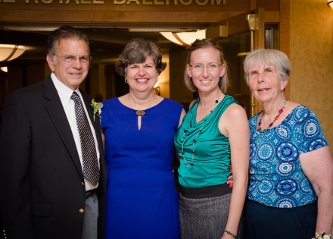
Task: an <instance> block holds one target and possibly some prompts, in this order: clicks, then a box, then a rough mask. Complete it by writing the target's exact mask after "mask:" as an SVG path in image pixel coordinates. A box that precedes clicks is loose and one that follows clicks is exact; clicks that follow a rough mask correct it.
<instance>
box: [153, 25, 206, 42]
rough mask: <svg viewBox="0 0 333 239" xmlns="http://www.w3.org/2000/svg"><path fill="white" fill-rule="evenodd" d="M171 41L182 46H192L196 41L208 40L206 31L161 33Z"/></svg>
mask: <svg viewBox="0 0 333 239" xmlns="http://www.w3.org/2000/svg"><path fill="white" fill-rule="evenodd" d="M160 33H161V34H162V36H164V37H165V38H166V39H168V40H169V41H172V42H173V43H175V44H177V45H180V46H190V45H191V44H192V43H193V42H194V41H195V40H197V39H198V40H201V39H205V38H206V29H204V30H197V31H192V32H160Z"/></svg>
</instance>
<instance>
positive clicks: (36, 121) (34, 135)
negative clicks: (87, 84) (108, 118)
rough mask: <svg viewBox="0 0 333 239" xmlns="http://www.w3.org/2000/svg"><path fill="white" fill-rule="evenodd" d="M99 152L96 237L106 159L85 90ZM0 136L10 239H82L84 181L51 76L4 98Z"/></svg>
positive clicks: (1, 182) (5, 219)
mask: <svg viewBox="0 0 333 239" xmlns="http://www.w3.org/2000/svg"><path fill="white" fill-rule="evenodd" d="M82 95H83V98H84V99H85V100H84V101H85V104H86V108H87V110H88V113H89V115H90V119H91V122H93V125H94V127H95V131H96V137H97V141H98V147H99V151H100V155H101V157H100V167H101V173H100V175H101V177H100V183H99V187H98V190H97V195H98V198H99V208H100V214H99V229H100V234H99V236H100V237H99V238H103V234H104V228H103V225H104V211H105V210H104V209H105V208H104V205H105V199H104V198H105V163H104V151H103V146H102V139H101V128H100V122H99V119H98V118H96V120H94V119H93V112H92V107H90V102H91V101H90V99H89V98H88V97H87V96H86V95H85V94H83V93H82ZM1 131H2V132H1V133H2V137H1V161H0V162H1V165H0V170H1V176H0V177H1V180H0V185H1V187H0V188H1V191H2V193H1V195H2V196H1V198H2V199H1V201H2V202H1V204H2V208H1V211H2V215H3V219H2V220H3V224H4V225H3V226H4V229H5V231H4V232H5V233H6V234H7V238H9V239H22V238H25V239H30V238H31V239H32V238H34V239H37V238H38V239H39V238H40V239H53V238H54V239H59V238H62V239H81V234H82V228H83V218H84V210H82V209H84V208H85V185H84V179H83V173H82V168H81V164H80V159H79V155H78V152H77V150H76V146H75V142H74V138H73V135H72V131H71V129H70V126H69V123H68V120H67V118H66V114H65V111H64V109H63V106H62V104H61V101H60V98H59V95H58V93H57V91H56V88H55V86H54V84H53V82H52V80H51V77H49V78H48V79H46V80H45V81H43V82H41V83H39V84H36V85H33V86H30V87H27V88H23V89H20V90H18V91H15V92H13V93H12V94H10V95H9V96H8V97H7V100H6V103H5V107H4V112H3V118H2V130H1Z"/></svg>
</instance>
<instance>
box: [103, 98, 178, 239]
mask: <svg viewBox="0 0 333 239" xmlns="http://www.w3.org/2000/svg"><path fill="white" fill-rule="evenodd" d="M103 104H104V106H103V109H102V128H103V130H104V135H105V152H106V167H107V175H108V178H107V207H106V238H107V239H127V238H131V239H133V238H138V239H141V238H144V239H157V238H158V239H163V238H165V239H178V238H179V237H180V236H179V214H178V194H177V190H176V184H175V178H174V175H173V160H174V146H173V137H174V135H175V132H176V130H177V128H178V123H179V119H180V115H181V111H182V108H183V107H182V105H181V104H179V103H176V102H174V101H172V100H170V99H163V100H162V101H161V102H160V103H159V104H158V105H156V106H154V107H151V108H149V109H147V110H145V115H144V116H142V123H141V129H140V130H139V129H138V116H137V115H136V111H135V110H133V109H131V108H128V107H126V106H125V105H123V104H122V103H121V102H120V101H119V99H118V98H113V99H110V100H107V101H105V102H104V103H103Z"/></svg>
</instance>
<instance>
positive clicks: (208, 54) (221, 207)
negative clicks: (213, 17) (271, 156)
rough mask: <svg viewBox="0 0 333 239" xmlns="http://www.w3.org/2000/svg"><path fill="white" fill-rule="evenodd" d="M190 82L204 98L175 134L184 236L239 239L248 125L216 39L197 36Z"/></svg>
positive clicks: (188, 70)
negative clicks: (228, 92)
mask: <svg viewBox="0 0 333 239" xmlns="http://www.w3.org/2000/svg"><path fill="white" fill-rule="evenodd" d="M185 83H186V85H187V88H188V89H189V90H191V91H193V92H198V94H199V98H198V99H197V100H194V101H193V102H192V103H191V105H190V109H189V111H188V113H187V114H186V116H185V118H184V120H183V123H182V125H181V126H180V128H179V129H178V131H177V134H176V136H175V146H176V148H177V151H178V156H179V159H180V167H179V169H178V174H179V183H180V186H181V192H180V198H179V209H180V223H181V236H182V239H199V238H202V239H203V238H210V239H215V238H216V239H220V238H223V239H227V238H236V237H237V234H238V224H239V221H240V218H241V214H242V209H243V204H244V200H245V196H246V190H247V178H248V165H249V127H248V122H247V116H246V113H245V111H244V109H243V108H242V107H241V106H240V105H238V104H237V102H236V101H235V100H234V99H233V98H232V97H231V96H228V95H225V93H226V89H227V86H228V74H227V64H226V62H225V60H224V57H223V52H222V50H221V48H220V47H219V46H218V45H217V44H216V43H215V42H213V41H211V40H197V41H196V42H194V43H193V44H192V46H191V47H190V48H189V50H188V57H187V65H186V69H185ZM231 164H232V171H233V189H232V192H231V189H230V188H229V187H228V185H227V180H228V177H229V175H230V173H229V171H230V170H229V168H230V165H231Z"/></svg>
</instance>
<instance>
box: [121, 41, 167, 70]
mask: <svg viewBox="0 0 333 239" xmlns="http://www.w3.org/2000/svg"><path fill="white" fill-rule="evenodd" d="M148 56H152V57H153V60H154V64H155V67H156V70H157V72H158V74H160V73H161V72H162V71H163V70H164V69H165V67H166V63H162V54H161V53H160V51H159V49H158V47H157V45H156V44H155V43H153V42H152V41H148V40H145V39H141V38H136V39H133V40H131V41H130V42H128V43H127V45H126V46H125V48H124V50H123V51H122V53H121V54H120V56H119V60H118V61H117V62H116V64H115V68H116V71H117V73H118V74H119V75H120V76H122V77H125V70H126V68H127V66H128V65H130V64H134V63H143V62H145V60H146V59H147V57H148Z"/></svg>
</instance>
